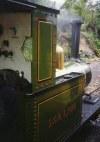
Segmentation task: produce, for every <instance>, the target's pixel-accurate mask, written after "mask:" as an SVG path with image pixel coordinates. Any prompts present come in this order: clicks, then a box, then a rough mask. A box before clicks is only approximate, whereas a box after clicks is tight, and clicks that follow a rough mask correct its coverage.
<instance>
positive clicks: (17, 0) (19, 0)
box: [0, 0, 59, 14]
mask: <svg viewBox="0 0 100 142" xmlns="http://www.w3.org/2000/svg"><path fill="white" fill-rule="evenodd" d="M35 9H40V10H43V11H47V12H49V13H54V14H59V10H56V9H53V8H49V7H46V6H42V5H39V4H36V3H34V2H30V1H27V0H2V1H0V12H2V11H3V12H4V11H15V12H16V11H33V10H35Z"/></svg>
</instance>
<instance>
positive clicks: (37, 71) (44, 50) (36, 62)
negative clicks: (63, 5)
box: [32, 10, 57, 93]
mask: <svg viewBox="0 0 100 142" xmlns="http://www.w3.org/2000/svg"><path fill="white" fill-rule="evenodd" d="M56 18H57V17H55V16H53V15H50V14H49V13H48V14H47V15H45V13H44V12H40V11H38V10H37V11H35V12H34V14H32V45H33V46H32V88H33V92H34V93H36V92H38V91H40V90H43V89H45V88H48V87H50V86H53V85H54V78H55V54H56V33H57V27H56Z"/></svg>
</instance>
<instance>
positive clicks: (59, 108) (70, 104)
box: [38, 87, 81, 142]
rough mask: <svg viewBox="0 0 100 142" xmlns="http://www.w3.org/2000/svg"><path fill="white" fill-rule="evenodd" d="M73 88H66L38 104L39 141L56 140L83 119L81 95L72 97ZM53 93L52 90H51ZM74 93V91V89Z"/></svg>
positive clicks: (49, 141)
mask: <svg viewBox="0 0 100 142" xmlns="http://www.w3.org/2000/svg"><path fill="white" fill-rule="evenodd" d="M72 90H73V88H71V89H69V90H66V91H64V92H62V93H60V94H57V95H56V96H54V97H51V98H49V99H47V100H45V101H43V102H40V103H39V104H38V117H39V141H41V142H44V141H48V142H51V141H52V142H54V141H57V140H59V139H62V138H63V137H64V136H65V133H66V132H67V135H69V133H70V129H72V130H73V129H74V128H75V126H74V122H75V125H77V124H78V123H79V122H80V119H81V107H80V104H81V103H80V101H81V97H80V96H79V95H80V94H78V87H75V90H77V92H76V93H77V94H75V97H73V98H72V97H71V95H72ZM51 93H52V92H51ZM73 94H74V91H73Z"/></svg>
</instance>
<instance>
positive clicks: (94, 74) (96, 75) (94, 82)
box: [85, 59, 100, 93]
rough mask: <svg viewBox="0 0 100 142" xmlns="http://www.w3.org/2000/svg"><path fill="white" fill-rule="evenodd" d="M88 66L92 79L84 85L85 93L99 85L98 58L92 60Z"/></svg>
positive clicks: (99, 64) (99, 61)
mask: <svg viewBox="0 0 100 142" xmlns="http://www.w3.org/2000/svg"><path fill="white" fill-rule="evenodd" d="M90 67H91V71H92V80H91V82H90V84H89V85H88V86H87V87H86V90H85V91H86V93H90V92H92V91H93V90H95V89H96V88H98V87H100V59H98V60H97V61H92V62H91V63H90Z"/></svg>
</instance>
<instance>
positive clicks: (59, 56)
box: [56, 46, 64, 69]
mask: <svg viewBox="0 0 100 142" xmlns="http://www.w3.org/2000/svg"><path fill="white" fill-rule="evenodd" d="M56 68H57V69H63V68H64V50H63V48H62V47H60V46H57V48H56Z"/></svg>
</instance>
